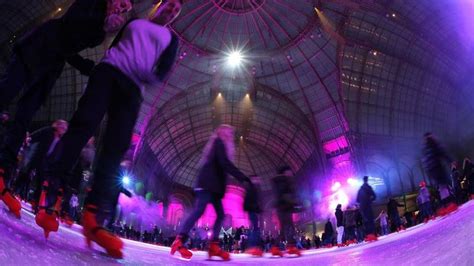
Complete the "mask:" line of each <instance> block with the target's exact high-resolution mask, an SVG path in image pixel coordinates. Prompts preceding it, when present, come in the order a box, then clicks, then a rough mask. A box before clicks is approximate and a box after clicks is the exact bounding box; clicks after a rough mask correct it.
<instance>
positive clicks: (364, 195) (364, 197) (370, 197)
mask: <svg viewBox="0 0 474 266" xmlns="http://www.w3.org/2000/svg"><path fill="white" fill-rule="evenodd" d="M375 199H376V196H375V192H374V190H373V189H372V187H371V186H369V184H367V183H364V184H363V185H362V186H361V187H360V189H359V192H358V193H357V202H358V203H359V204H360V206H361V207H364V206H368V205H370V204H372V201H374V200H375Z"/></svg>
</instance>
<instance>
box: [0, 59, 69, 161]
mask: <svg viewBox="0 0 474 266" xmlns="http://www.w3.org/2000/svg"><path fill="white" fill-rule="evenodd" d="M63 67H64V62H62V63H59V64H58V65H57V66H55V67H54V69H53V70H52V71H51V72H49V74H48V75H46V76H45V77H43V78H42V79H40V80H38V81H37V82H35V83H34V84H32V85H31V86H30V87H29V88H28V89H27V91H26V93H25V94H24V95H23V96H22V97H21V98H20V100H19V101H18V104H17V112H16V114H15V120H14V122H13V123H12V124H11V125H10V126H9V128H8V130H7V132H6V134H5V136H4V139H3V145H2V149H1V151H0V163H1V164H2V166H4V167H14V166H15V165H16V156H17V154H18V151H19V150H20V147H21V145H22V144H23V141H24V139H25V135H26V131H27V129H28V126H29V124H30V122H31V120H32V119H33V116H34V115H35V113H36V112H37V111H38V109H39V108H40V107H41V105H42V104H43V103H44V102H45V101H46V99H47V97H48V95H49V93H50V92H51V90H52V88H53V86H54V83H55V82H56V79H57V78H58V77H59V75H60V74H61V72H62V69H63Z"/></svg>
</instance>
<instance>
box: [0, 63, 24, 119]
mask: <svg viewBox="0 0 474 266" xmlns="http://www.w3.org/2000/svg"><path fill="white" fill-rule="evenodd" d="M26 78H27V71H26V66H25V65H24V64H23V62H22V61H21V59H19V57H18V56H17V55H15V54H13V55H12V57H11V58H10V62H8V66H7V69H6V70H5V73H3V75H2V76H1V77H0V110H6V109H7V108H8V105H9V104H10V103H11V102H12V100H13V99H14V98H15V97H16V96H17V95H18V94H19V93H20V91H21V90H22V89H23V86H24V85H25V80H26Z"/></svg>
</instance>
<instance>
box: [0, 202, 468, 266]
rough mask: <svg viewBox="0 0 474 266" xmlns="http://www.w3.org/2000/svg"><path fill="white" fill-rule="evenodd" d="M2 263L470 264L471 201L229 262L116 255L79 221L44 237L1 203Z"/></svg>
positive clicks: (147, 251)
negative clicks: (413, 219) (338, 238)
mask: <svg viewBox="0 0 474 266" xmlns="http://www.w3.org/2000/svg"><path fill="white" fill-rule="evenodd" d="M0 231H1V236H0V265H114V264H117V265H118V264H124V265H213V264H220V263H225V264H226V265H227V264H239V265H262V264H268V265H272V266H275V265H285V266H288V265H299V266H303V265H345V266H350V265H383V266H387V265H417V266H424V265H440V266H441V265H442V266H444V265H457V266H460V265H474V241H473V236H474V201H470V202H469V203H467V204H465V205H463V206H461V207H460V209H459V210H458V211H456V212H455V213H452V214H451V215H449V216H447V217H444V218H441V219H440V218H437V219H436V220H435V221H430V222H429V223H428V224H422V225H418V226H415V227H412V228H409V229H408V230H406V231H403V232H401V233H393V234H390V235H388V236H385V237H381V238H380V239H379V241H377V242H373V243H364V244H359V245H353V246H349V247H343V248H330V249H327V248H325V249H317V250H309V251H304V252H303V256H302V257H299V258H270V257H264V258H251V257H249V256H248V255H244V254H239V255H235V254H233V255H232V260H231V261H230V262H219V261H209V260H207V254H206V253H204V252H195V253H194V256H193V258H192V260H191V261H182V260H179V259H177V258H174V257H171V256H170V255H169V248H164V247H159V246H154V245H149V244H143V243H139V242H135V241H129V240H124V241H125V250H124V259H122V260H115V259H112V258H109V257H107V256H106V255H105V253H104V252H103V250H102V249H101V248H100V247H99V246H97V245H94V247H93V249H89V248H88V247H87V246H86V245H85V241H84V238H83V237H82V234H81V233H80V227H79V226H74V227H73V228H71V229H69V228H65V227H62V226H61V227H60V229H59V232H58V233H51V235H50V238H49V240H48V241H46V240H45V239H44V237H43V232H42V231H41V229H40V228H39V227H38V226H36V224H35V222H34V216H33V215H32V214H31V213H29V212H27V211H25V210H23V211H22V219H21V220H17V219H16V218H14V217H13V216H10V215H9V214H8V213H7V212H6V210H5V207H4V205H3V204H2V205H1V206H0Z"/></svg>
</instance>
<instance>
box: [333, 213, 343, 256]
mask: <svg viewBox="0 0 474 266" xmlns="http://www.w3.org/2000/svg"><path fill="white" fill-rule="evenodd" d="M334 215H335V216H336V231H337V246H338V247H342V246H344V245H343V244H342V240H343V239H342V237H343V236H344V213H343V212H342V205H341V204H337V206H336V212H335V213H334Z"/></svg>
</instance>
